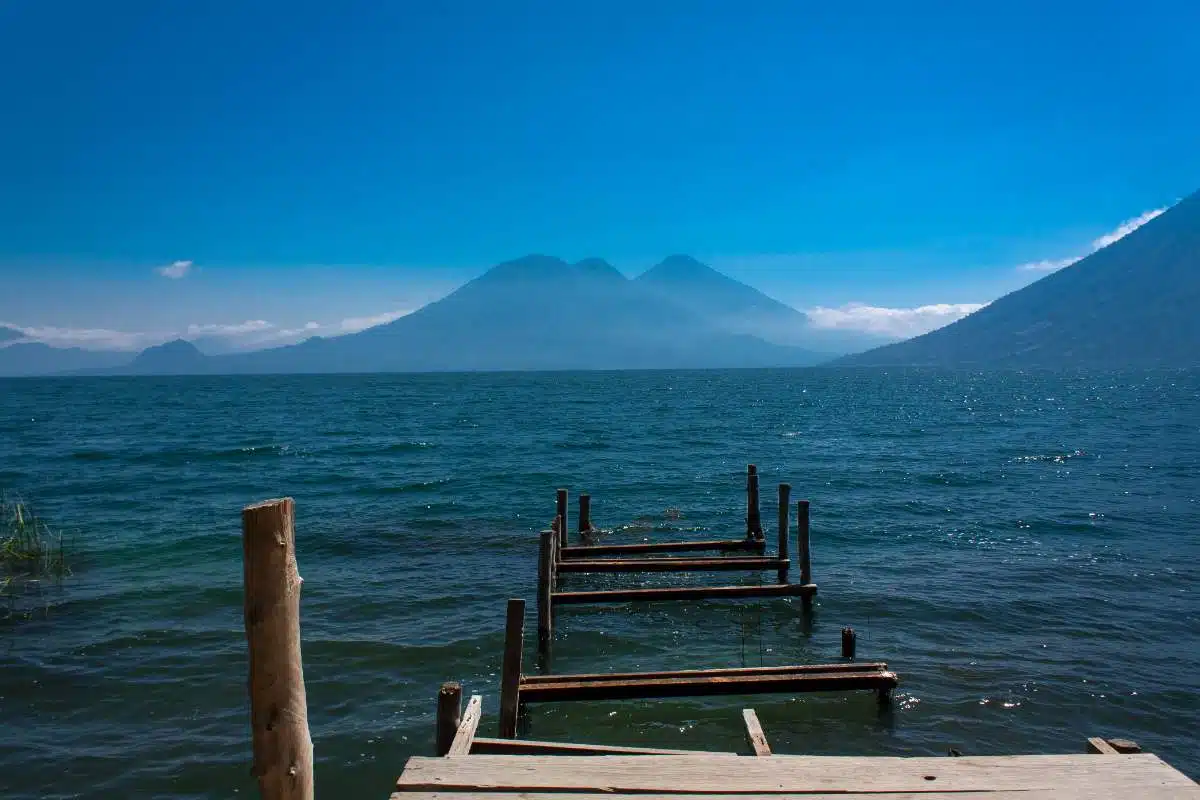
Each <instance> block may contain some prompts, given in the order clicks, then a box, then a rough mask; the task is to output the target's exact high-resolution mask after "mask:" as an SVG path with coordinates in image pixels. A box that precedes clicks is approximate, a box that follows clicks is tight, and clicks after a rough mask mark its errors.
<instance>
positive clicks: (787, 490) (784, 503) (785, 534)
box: [779, 483, 792, 583]
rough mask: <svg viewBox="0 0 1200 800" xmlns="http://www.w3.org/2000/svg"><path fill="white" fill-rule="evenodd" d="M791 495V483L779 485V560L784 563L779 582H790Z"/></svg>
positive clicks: (780, 570) (780, 569) (780, 566)
mask: <svg viewBox="0 0 1200 800" xmlns="http://www.w3.org/2000/svg"><path fill="white" fill-rule="evenodd" d="M791 495H792V485H791V484H790V483H781V484H779V559H780V561H781V562H782V563H781V564H780V565H779V582H780V583H787V582H788V569H789V568H790V567H791V562H790V561H788V560H787V558H788V539H789V538H790V537H791V530H790V529H791V515H790V513H789V512H790V511H791V506H790V503H791V500H790V498H791Z"/></svg>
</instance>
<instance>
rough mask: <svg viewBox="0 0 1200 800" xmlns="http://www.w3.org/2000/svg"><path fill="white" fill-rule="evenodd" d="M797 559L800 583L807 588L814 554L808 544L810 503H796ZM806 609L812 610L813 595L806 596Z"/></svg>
mask: <svg viewBox="0 0 1200 800" xmlns="http://www.w3.org/2000/svg"><path fill="white" fill-rule="evenodd" d="M796 530H797V537H798V541H797V542H796V557H797V558H799V559H800V583H801V584H803V585H805V586H807V585H809V584H810V583H812V553H811V551H810V550H809V543H808V501H807V500H797V501H796ZM803 604H804V609H805V610H806V611H811V610H812V595H805V596H804V601H803Z"/></svg>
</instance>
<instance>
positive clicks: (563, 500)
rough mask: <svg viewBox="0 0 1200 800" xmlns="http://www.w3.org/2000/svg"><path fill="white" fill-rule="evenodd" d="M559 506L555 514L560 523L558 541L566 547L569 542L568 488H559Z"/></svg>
mask: <svg viewBox="0 0 1200 800" xmlns="http://www.w3.org/2000/svg"><path fill="white" fill-rule="evenodd" d="M557 500H558V507H557V510H556V511H555V516H557V517H558V519H559V525H558V543H559V544H560V545H561V546H563V547H566V546H567V544H568V542H567V490H566V489H559V490H558V498H557Z"/></svg>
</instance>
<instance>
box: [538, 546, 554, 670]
mask: <svg viewBox="0 0 1200 800" xmlns="http://www.w3.org/2000/svg"><path fill="white" fill-rule="evenodd" d="M553 582H554V532H553V531H542V535H541V537H540V541H539V542H538V594H537V615H538V653H539V655H540V656H541V657H542V658H543V659H545V657H546V656H547V654H548V653H549V652H550V641H551V638H552V637H553V634H554V630H553V622H552V620H553V616H552V614H553V612H552V610H551V600H550V595H551V593H552V592H553V591H554V589H553Z"/></svg>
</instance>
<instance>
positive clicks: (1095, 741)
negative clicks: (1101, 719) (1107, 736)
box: [1087, 736, 1120, 756]
mask: <svg viewBox="0 0 1200 800" xmlns="http://www.w3.org/2000/svg"><path fill="white" fill-rule="evenodd" d="M1087 749H1088V752H1089V753H1094V754H1097V755H1102V756H1115V755H1120V753H1118V752H1117V748H1115V747H1113V746H1112V745H1111V744H1109V743H1108V742H1106V741H1104V740H1103V739H1101V738H1100V737H1099V736H1093V737H1092V738H1090V739H1088V740H1087Z"/></svg>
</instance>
